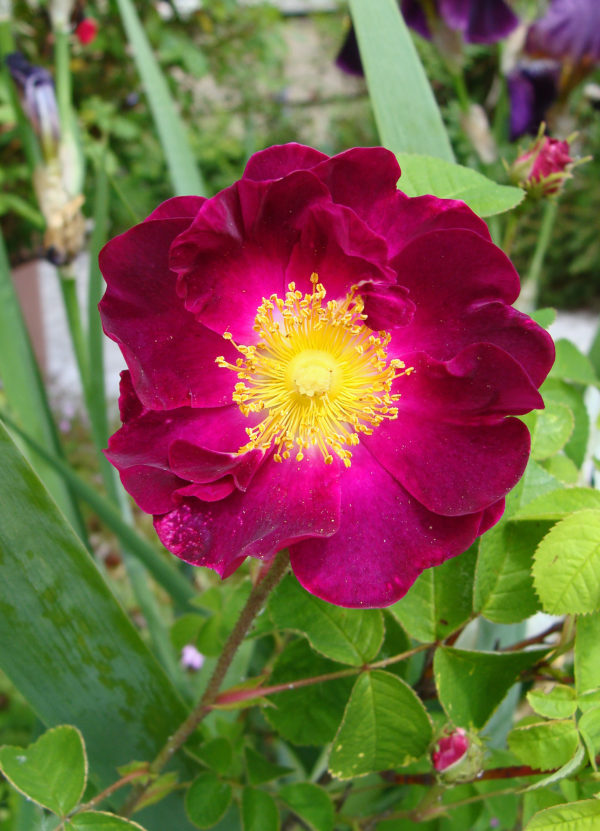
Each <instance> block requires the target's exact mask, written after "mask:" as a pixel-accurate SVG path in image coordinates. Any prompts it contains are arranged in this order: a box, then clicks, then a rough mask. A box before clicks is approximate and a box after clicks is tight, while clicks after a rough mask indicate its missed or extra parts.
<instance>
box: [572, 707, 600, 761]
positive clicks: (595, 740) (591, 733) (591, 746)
mask: <svg viewBox="0 0 600 831" xmlns="http://www.w3.org/2000/svg"><path fill="white" fill-rule="evenodd" d="M577 728H578V730H579V733H580V735H581V738H582V739H583V741H584V744H585V746H586V749H587V752H588V756H589V759H590V763H591V765H592V767H593V768H594V770H598V766H597V765H596V756H597V755H598V753H600V707H593V708H592V709H590V710H586V712H585V713H583V715H582V716H581V718H580V719H579V722H578V724H577Z"/></svg>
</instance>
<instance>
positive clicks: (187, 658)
mask: <svg viewBox="0 0 600 831" xmlns="http://www.w3.org/2000/svg"><path fill="white" fill-rule="evenodd" d="M179 662H180V664H181V666H182V667H183V668H184V669H188V670H189V671H190V672H198V670H199V669H202V667H203V665H204V655H203V654H202V653H201V652H199V651H198V650H197V649H196V647H195V646H194V644H193V643H186V645H185V646H184V647H183V649H182V650H181V658H180V660H179Z"/></svg>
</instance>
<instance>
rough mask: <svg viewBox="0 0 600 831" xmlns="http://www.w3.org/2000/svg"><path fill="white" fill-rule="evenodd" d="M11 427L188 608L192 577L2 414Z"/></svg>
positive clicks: (60, 461) (169, 591) (177, 600)
mask: <svg viewBox="0 0 600 831" xmlns="http://www.w3.org/2000/svg"><path fill="white" fill-rule="evenodd" d="M0 415H1V417H2V418H3V419H4V420H5V421H6V423H7V424H8V425H9V427H10V428H11V430H15V431H16V432H17V433H18V434H19V436H21V437H22V438H24V439H25V441H26V442H27V444H29V445H30V446H32V447H33V448H34V449H35V451H36V452H37V453H38V454H39V455H40V456H41V457H42V458H43V459H44V461H46V462H48V463H49V464H50V465H52V467H53V468H54V469H55V470H57V471H58V472H59V473H60V475H61V476H63V477H64V479H65V480H66V481H67V482H68V483H69V484H70V485H71V486H72V487H73V490H74V491H75V492H76V493H77V494H78V496H79V497H80V498H81V499H82V500H83V501H84V502H86V503H87V504H88V505H89V506H90V508H92V510H94V511H95V512H96V513H97V514H98V516H99V518H100V519H101V520H102V521H103V522H104V523H105V524H106V525H107V526H108V528H110V529H111V531H113V532H114V533H115V534H116V535H117V536H118V537H119V539H120V541H121V543H122V544H123V546H125V547H126V548H127V550H128V551H129V552H130V553H131V554H133V555H134V556H135V557H137V558H138V559H139V560H140V561H141V562H142V563H143V564H144V565H145V566H146V568H147V569H148V571H149V572H150V574H151V575H152V576H153V577H154V579H155V580H156V581H157V582H158V583H160V585H161V586H162V587H163V588H164V589H165V590H166V591H167V592H168V593H169V594H170V595H171V597H172V598H173V600H174V601H175V602H176V603H177V604H178V605H179V606H180V607H181V608H183V609H185V608H188V602H189V600H190V599H191V598H192V597H193V595H194V590H193V588H192V586H191V585H190V584H189V583H188V581H187V580H186V579H185V577H183V576H182V575H181V574H180V573H179V572H178V571H176V570H175V568H173V567H172V566H170V565H169V564H168V563H167V562H166V561H165V560H163V559H162V557H161V556H160V555H159V554H158V552H157V551H155V550H154V548H153V547H152V546H151V545H150V544H149V543H147V542H146V540H145V539H143V537H140V535H139V534H138V533H137V532H136V531H135V530H134V528H132V527H131V525H129V524H128V523H127V522H126V521H125V520H124V519H123V517H122V516H121V514H120V513H119V511H118V509H117V508H114V507H113V506H112V505H111V503H110V502H109V501H108V500H107V499H105V498H104V497H103V496H102V495H101V494H100V493H98V491H96V490H95V489H94V488H92V487H91V486H90V485H88V484H87V482H85V481H84V480H83V479H82V478H81V477H80V476H78V475H77V473H75V471H73V470H72V469H71V468H70V467H69V466H68V465H67V464H65V463H64V462H63V461H62V460H61V459H58V458H56V457H53V456H51V455H50V454H49V453H46V451H45V450H44V449H43V448H42V447H40V445H38V444H37V443H36V442H34V441H33V440H32V439H31V437H30V436H28V435H27V434H26V433H24V432H23V431H22V430H20V429H19V428H18V426H17V425H16V424H14V422H12V421H11V420H10V419H7V418H6V416H5V415H4V414H0Z"/></svg>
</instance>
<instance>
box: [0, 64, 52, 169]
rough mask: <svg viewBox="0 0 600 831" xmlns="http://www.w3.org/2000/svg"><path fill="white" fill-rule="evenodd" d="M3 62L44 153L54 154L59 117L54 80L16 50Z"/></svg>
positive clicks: (48, 156)
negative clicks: (15, 86) (17, 90)
mask: <svg viewBox="0 0 600 831" xmlns="http://www.w3.org/2000/svg"><path fill="white" fill-rule="evenodd" d="M6 65H7V66H8V69H9V72H10V74H11V75H12V77H13V80H14V81H15V83H16V84H17V86H18V88H19V91H20V93H21V101H22V104H23V109H24V111H25V114H26V115H27V117H28V118H29V120H30V121H31V124H32V126H33V129H34V130H35V132H36V134H37V135H38V136H39V138H40V140H41V142H42V147H43V149H44V155H45V156H46V158H51V157H53V156H54V155H55V154H56V149H57V147H58V142H59V140H60V120H59V116H58V106H57V103H56V93H55V90H54V81H53V79H52V76H51V75H50V73H49V72H48V71H47V70H46V69H43V68H42V67H41V66H34V65H33V64H31V63H29V61H28V60H27V58H26V57H25V56H24V55H22V54H21V53H20V52H13V53H12V54H10V55H7V56H6Z"/></svg>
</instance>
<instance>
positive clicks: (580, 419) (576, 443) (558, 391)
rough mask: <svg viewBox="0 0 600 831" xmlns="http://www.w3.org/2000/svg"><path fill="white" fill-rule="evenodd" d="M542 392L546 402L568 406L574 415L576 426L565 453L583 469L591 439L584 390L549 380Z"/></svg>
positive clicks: (562, 382)
mask: <svg viewBox="0 0 600 831" xmlns="http://www.w3.org/2000/svg"><path fill="white" fill-rule="evenodd" d="M540 392H541V393H542V395H543V397H544V401H548V402H550V401H556V402H558V403H561V404H566V405H567V407H568V408H569V409H570V410H571V412H572V413H573V416H574V417H575V426H574V428H573V433H572V434H571V438H570V439H569V441H568V442H567V444H566V445H565V453H566V455H567V456H568V457H569V458H570V459H571V460H572V461H573V462H574V463H575V464H576V465H577V467H581V465H582V464H583V460H584V459H585V454H586V451H587V446H588V441H589V438H590V414H589V412H588V409H587V407H586V405H585V401H584V397H583V395H584V390H582V389H581V388H579V387H576V386H573V384H568V383H567V382H566V381H559V380H557V379H556V378H548V379H547V380H546V381H545V382H544V385H543V386H542V388H541V390H540Z"/></svg>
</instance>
